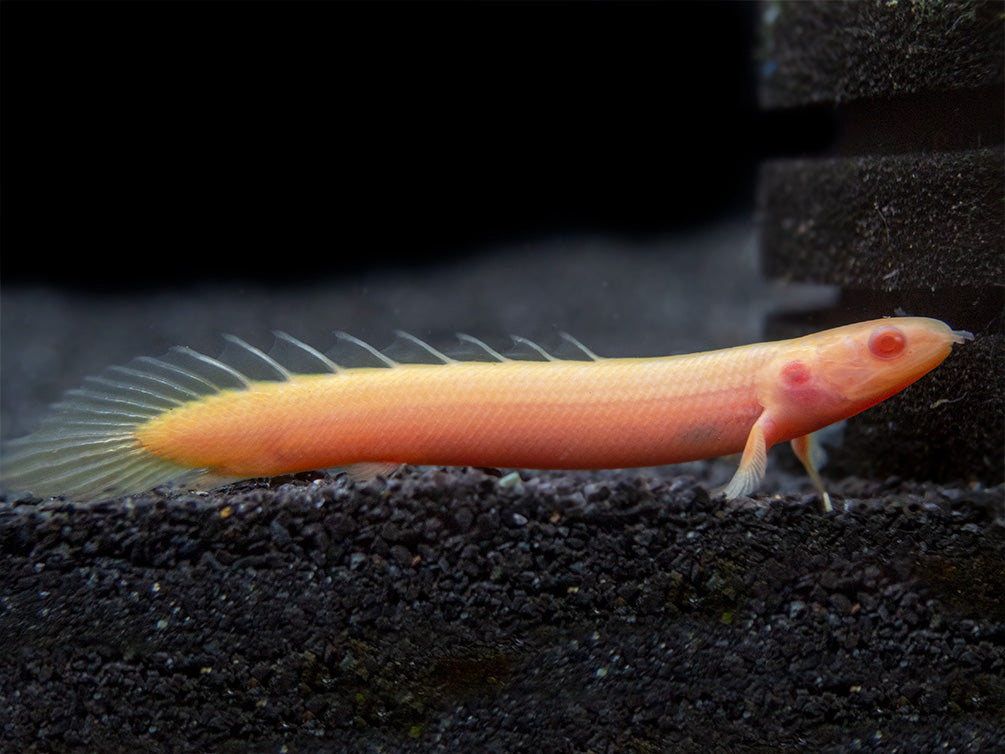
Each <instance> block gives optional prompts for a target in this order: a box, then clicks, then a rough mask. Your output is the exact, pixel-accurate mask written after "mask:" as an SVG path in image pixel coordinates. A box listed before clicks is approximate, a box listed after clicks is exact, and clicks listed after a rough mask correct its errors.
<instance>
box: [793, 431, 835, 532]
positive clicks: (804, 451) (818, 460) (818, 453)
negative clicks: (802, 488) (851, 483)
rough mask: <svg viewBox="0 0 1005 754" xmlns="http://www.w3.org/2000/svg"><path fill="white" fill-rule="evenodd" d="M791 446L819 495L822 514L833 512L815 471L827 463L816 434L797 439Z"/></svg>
mask: <svg viewBox="0 0 1005 754" xmlns="http://www.w3.org/2000/svg"><path fill="white" fill-rule="evenodd" d="M791 444H792V450H793V451H795V454H796V458H798V459H799V460H800V461H802V463H803V466H804V467H805V468H806V474H807V475H808V476H809V478H810V481H811V482H813V486H814V487H816V488H817V492H818V493H819V494H820V503H821V505H823V509H824V512H826V513H830V512H831V511H832V510H834V507H833V506H832V505H831V496H830V495H828V494H827V490H825V489H824V483H823V481H822V480H821V479H820V473H819V472H818V471H817V470H818V469H819V468H820V467H821V466H823V465H824V464H825V463H826V462H827V454H826V453H825V452H824V449H823V448H821V447H820V443H819V442H817V435H816V432H813V433H811V434H808V435H803V436H802V437H797V438H795V439H794V440H793V441H792V443H791Z"/></svg>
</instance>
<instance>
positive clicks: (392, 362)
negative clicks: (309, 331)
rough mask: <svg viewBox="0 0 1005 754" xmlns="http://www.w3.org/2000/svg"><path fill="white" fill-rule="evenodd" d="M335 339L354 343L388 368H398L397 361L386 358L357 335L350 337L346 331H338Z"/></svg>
mask: <svg viewBox="0 0 1005 754" xmlns="http://www.w3.org/2000/svg"><path fill="white" fill-rule="evenodd" d="M335 337H336V338H338V339H339V340H344V341H347V342H349V343H352V344H353V345H356V346H359V347H360V348H362V349H363V350H364V351H366V352H367V353H369V354H370V355H371V356H373V357H374V358H375V359H377V360H378V361H380V362H382V363H384V364H386V365H387V366H389V367H391V368H393V367H396V366H398V362H397V361H395V360H394V359H391V358H389V357H387V356H385V355H384V354H382V353H381V352H380V351H378V350H377V349H376V348H374V347H373V346H371V345H370V344H369V343H367V342H366V341H365V340H360V339H359V338H357V337H356V336H355V335H350V334H349V333H347V332H346V331H345V330H336V331H335Z"/></svg>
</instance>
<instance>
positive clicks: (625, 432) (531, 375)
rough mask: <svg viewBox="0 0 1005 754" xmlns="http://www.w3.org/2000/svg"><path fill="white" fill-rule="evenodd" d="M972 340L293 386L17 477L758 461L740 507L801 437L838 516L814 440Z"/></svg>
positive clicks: (769, 346)
mask: <svg viewBox="0 0 1005 754" xmlns="http://www.w3.org/2000/svg"><path fill="white" fill-rule="evenodd" d="M969 337H971V336H970V335H969V333H962V332H954V331H953V330H951V329H950V328H949V327H948V326H947V325H945V324H944V323H942V322H940V321H938V320H934V319H927V318H921V317H905V318H896V319H883V320H874V321H871V322H860V323H858V324H854V325H848V326H846V327H840V328H836V329H834V330H827V331H824V332H820V333H816V334H813V335H808V336H805V337H802V338H796V339H793V340H786V341H778V342H774V343H760V344H754V345H749V346H741V347H737V348H728V349H723V350H718V351H707V352H703V353H696V354H688V355H681V356H668V357H662V358H633V359H597V360H595V361H561V360H553V361H508V360H507V361H502V362H488V363H486V362H451V363H447V364H438V365H429V364H398V365H395V366H393V367H390V368H361V369H348V370H343V371H340V372H338V373H337V374H320V375H293V376H291V377H290V378H289V379H287V380H284V381H278V382H268V381H262V382H251V383H250V385H249V386H248V387H247V388H243V389H226V390H222V391H220V392H216V393H214V394H211V395H207V396H204V397H199V398H196V399H191V400H185V401H181V405H177V406H176V407H174V408H169V409H168V410H163V409H161V408H158V409H156V410H150V411H148V413H151V414H152V415H151V416H149V418H146V417H144V418H142V419H140V420H136V419H133V418H129V419H128V420H127V419H123V420H122V421H121V422H120V423H119V424H118V425H116V435H115V437H116V443H119V445H117V446H116V447H122V448H125V450H122V451H118V450H115V449H108V448H102V449H100V450H99V451H96V452H95V453H94V456H95V457H96V458H98V459H100V461H98V462H92V463H100V466H96V467H95V469H94V471H93V473H91V469H89V468H88V467H87V466H86V464H87V463H88V461H87V459H86V458H81V459H80V460H79V461H76V460H75V458H74V456H73V454H72V446H71V444H70V443H69V441H68V440H66V439H60V440H59V442H60V444H59V446H58V450H59V453H60V454H61V455H60V456H59V458H58V461H59V464H58V467H59V472H58V474H57V477H58V478H57V479H56V480H55V481H52V480H50V479H49V478H48V477H47V476H46V469H45V468H44V464H43V463H41V462H40V461H39V458H41V457H42V456H40V452H41V451H44V450H45V448H46V444H47V441H46V438H45V436H44V435H43V434H42V433H41V432H40V433H38V434H39V435H40V437H36V436H32V437H29V438H27V440H26V441H24V442H25V443H26V445H27V446H28V447H29V448H31V449H32V450H31V453H27V452H26V453H24V455H25V456H28V461H26V462H22V468H23V469H27V471H19V469H18V467H17V462H16V461H17V459H16V461H15V464H14V466H13V472H14V473H10V469H5V475H6V477H7V479H8V482H9V481H10V480H11V479H14V481H16V482H18V483H21V482H24V483H26V484H25V486H30V485H34V486H33V487H31V488H32V489H33V490H34V491H35V492H36V493H37V494H59V493H61V492H62V493H70V494H84V495H93V494H98V493H100V492H103V491H104V490H105V489H115V490H116V492H117V493H118V494H124V492H123V485H120V486H118V487H116V481H117V478H116V474H118V475H119V476H124V477H125V478H126V480H127V481H128V482H129V484H132V485H133V487H137V486H139V487H142V488H149V487H150V486H153V485H154V483H162V482H163V481H168V480H169V479H171V478H174V477H177V476H178V475H179V473H180V472H182V471H184V470H186V469H198V470H200V473H205V474H208V475H213V476H215V477H226V478H242V477H260V476H274V475H278V474H285V473H292V472H297V471H304V470H310V469H319V468H330V467H339V466H342V467H345V466H349V467H352V466H356V467H357V468H362V465H364V464H365V465H366V468H367V469H371V470H372V469H375V468H381V467H382V465H388V464H400V463H409V464H432V465H445V466H458V465H470V466H489V467H507V468H564V469H576V468H620V467H630V466H653V465H661V464H671V463H680V462H684V461H693V460H698V459H703V458H709V457H713V456H720V455H727V454H732V453H738V452H741V451H742V452H743V457H742V459H741V463H740V468H739V469H738V471H737V474H736V476H735V477H734V478H733V480H732V482H730V484H729V485H728V486H727V487H726V488H725V493H726V495H727V497H737V496H741V495H749V494H750V493H751V492H752V491H753V490H754V489H755V487H756V485H757V483H758V482H759V481H760V479H761V477H762V476H763V473H764V464H765V456H766V452H767V449H768V448H770V447H771V446H772V445H774V444H776V443H778V442H783V441H787V440H793V447H794V448H795V450H796V452H797V455H799V457H800V459H801V460H802V461H803V463H804V464H805V465H806V467H807V470H808V471H809V473H810V476H811V477H812V478H813V480H814V483H815V484H816V485H817V486H818V488H819V489H820V491H821V496H822V499H823V500H824V503H825V506H829V501H828V500H827V498H826V495H825V493H824V492H823V489H822V485H821V483H820V480H819V476H818V475H817V472H816V463H815V460H814V456H815V451H814V446H813V443H812V440H811V438H809V437H808V436H809V435H810V433H812V432H814V431H816V430H818V429H821V428H822V427H825V426H827V425H829V424H832V423H834V422H836V421H840V420H842V419H846V418H848V417H849V416H852V415H854V414H856V413H858V412H860V411H863V410H865V409H866V408H868V407H869V406H872V405H874V404H876V403H878V402H879V401H881V400H883V399H885V398H887V397H889V396H890V395H892V394H894V393H896V392H898V391H900V390H902V389H903V388H905V387H907V386H908V385H910V384H911V383H912V382H914V381H915V380H917V379H919V378H920V377H922V376H923V375H924V374H926V373H927V372H928V371H930V370H931V369H933V368H935V367H936V366H937V365H938V364H939V363H941V362H942V360H943V359H945V357H946V356H947V355H948V354H949V352H950V350H951V347H952V344H953V343H960V342H962V341H963V340H965V339H967V338H969ZM305 348H306V347H305ZM263 358H265V357H263ZM207 361H212V360H207ZM132 395H133V393H130V396H132ZM114 400H118V398H115V399H114ZM129 400H132V398H130V399H129ZM102 405H103V406H104V405H105V404H102ZM108 405H112V404H108ZM71 408H72V406H71ZM112 410H114V409H112ZM88 411H91V409H90V408H86V409H81V410H80V411H78V412H77V414H74V416H73V418H74V420H77V418H78V415H79V414H83V415H84V418H85V419H87V420H88V421H90V419H89V418H88V417H90V416H91V414H88V413H87V412H88ZM102 419H104V417H102ZM96 431H97V430H95V432H96ZM50 432H52V430H50ZM88 433H89V434H88V438H91V437H93V436H95V433H94V432H91V431H90V430H88ZM53 434H55V432H53ZM33 438H34V439H33ZM98 439H100V438H98ZM89 441H90V440H89ZM54 442H55V441H54ZM95 443H97V441H95V442H92V443H91V447H94V445H95ZM39 449H41V451H39ZM120 452H121V455H122V457H123V458H124V459H125V458H126V457H127V454H128V464H127V463H126V462H125V460H124V461H123V463H122V468H119V467H117V466H116V463H115V462H116V459H117V457H118V455H117V454H119V453H120ZM32 453H33V454H34V455H32ZM75 464H76V465H75ZM53 474H54V472H51V471H50V472H49V477H51V476H53ZM161 477H164V478H163V479H162V478H161ZM60 480H62V484H63V485H64V487H65V489H60V488H59V484H60ZM27 483H30V485H29V484H27ZM125 487H128V485H125ZM126 491H137V490H136V489H127V490H126Z"/></svg>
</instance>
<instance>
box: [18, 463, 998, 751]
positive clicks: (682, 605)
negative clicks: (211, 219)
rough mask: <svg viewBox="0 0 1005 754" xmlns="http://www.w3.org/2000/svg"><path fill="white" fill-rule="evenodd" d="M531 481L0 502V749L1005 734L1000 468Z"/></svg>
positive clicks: (976, 739) (291, 481)
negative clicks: (977, 479) (976, 478)
mask: <svg viewBox="0 0 1005 754" xmlns="http://www.w3.org/2000/svg"><path fill="white" fill-rule="evenodd" d="M521 476H522V480H521V481H517V479H516V478H515V477H513V476H506V475H503V476H500V475H499V474H498V473H496V472H491V471H483V470H477V469H438V468H406V469H403V470H401V471H400V472H398V473H397V474H395V475H393V476H392V477H391V478H390V479H386V480H385V479H383V478H378V479H376V480H373V481H371V482H368V483H365V484H354V483H351V482H349V481H347V480H344V479H334V480H333V479H331V478H330V477H327V476H318V475H314V476H302V477H296V478H287V479H286V480H273V483H272V485H271V486H265V485H264V483H253V482H249V483H245V484H243V485H239V486H236V487H232V488H229V489H227V490H223V491H220V492H217V493H212V494H209V495H197V494H192V493H184V494H182V493H171V492H163V493H150V494H147V495H142V496H137V497H135V498H132V499H127V500H126V501H119V502H118V503H114V504H101V505H91V506H87V507H81V506H79V505H74V504H62V503H58V502H57V503H50V504H48V505H47V506H38V505H35V504H29V503H18V502H17V501H13V502H8V503H0V547H2V549H3V553H4V555H3V559H2V561H0V564H2V568H3V571H4V573H3V577H2V582H0V583H2V584H3V592H2V594H3V596H2V600H0V601H2V612H0V635H2V636H3V639H4V646H5V652H4V653H3V655H2V660H0V695H2V699H3V701H2V706H0V720H2V723H0V725H2V747H0V748H2V750H3V751H18V752H85V751H102V752H117V751H143V752H189V751H191V752H196V751H198V752H203V751H214V752H246V751H251V752H259V751H261V752H281V751H290V752H293V751H296V752H341V751H351V752H355V751H361V752H371V751H373V752H378V751H387V752H409V751H414V752H430V751H434V752H435V751H450V752H453V751H466V752H482V751H493V752H495V751H498V752H513V751H567V752H614V751H626V752H655V751H697V750H713V751H769V750H770V751H775V750H779V749H788V750H800V751H878V750H882V751H907V752H915V751H919V752H920V751H944V752H975V751H988V752H990V751H1001V750H1002V747H1003V746H1005V526H1003V511H1002V498H1003V490H1002V488H1001V487H997V488H995V489H991V490H980V489H977V490H970V489H961V488H956V487H937V486H934V485H930V484H929V485H918V484H913V483H906V482H905V483H900V482H898V481H897V480H889V481H888V482H887V483H886V484H879V483H872V482H862V481H858V480H855V479H850V480H845V481H844V482H841V483H839V484H837V485H834V488H833V489H834V492H835V499H836V502H837V507H838V509H839V512H836V513H834V514H830V515H824V514H821V513H819V512H818V508H817V505H816V501H815V498H813V497H804V498H798V497H796V496H787V497H780V498H774V499H769V498H767V497H765V498H762V499H761V501H760V503H761V504H758V505H754V504H752V503H751V501H749V500H748V501H738V502H737V503H734V504H726V503H724V502H722V501H721V500H719V499H715V498H710V496H709V494H708V492H707V490H706V486H705V485H704V484H702V483H700V482H699V481H697V480H696V479H694V478H693V477H687V476H683V477H682V476H673V475H671V473H670V472H669V471H667V472H661V471H659V470H641V471H621V472H594V473H559V472H521ZM770 486H771V480H770V479H769V481H768V482H767V483H766V487H767V488H769V489H770Z"/></svg>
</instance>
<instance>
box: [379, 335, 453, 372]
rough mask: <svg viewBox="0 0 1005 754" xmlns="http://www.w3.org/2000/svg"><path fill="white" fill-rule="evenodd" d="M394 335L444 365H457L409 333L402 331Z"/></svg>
mask: <svg viewBox="0 0 1005 754" xmlns="http://www.w3.org/2000/svg"><path fill="white" fill-rule="evenodd" d="M394 334H395V335H397V336H398V337H399V338H404V339H405V340H409V341H411V342H412V343H415V345H417V346H419V348H422V349H423V350H425V351H427V352H428V353H430V354H431V355H433V356H435V357H436V358H437V359H439V360H440V361H442V362H443V363H444V364H456V363H457V360H456V359H451V358H450V357H449V356H447V355H446V354H443V353H440V352H439V351H437V350H436V349H435V348H433V347H432V346H431V345H429V344H428V343H426V342H425V341H424V340H421V339H420V338H417V337H415V336H414V335H412V334H411V333H409V332H405V331H404V330H395V331H394Z"/></svg>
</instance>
